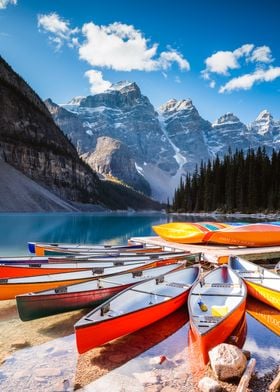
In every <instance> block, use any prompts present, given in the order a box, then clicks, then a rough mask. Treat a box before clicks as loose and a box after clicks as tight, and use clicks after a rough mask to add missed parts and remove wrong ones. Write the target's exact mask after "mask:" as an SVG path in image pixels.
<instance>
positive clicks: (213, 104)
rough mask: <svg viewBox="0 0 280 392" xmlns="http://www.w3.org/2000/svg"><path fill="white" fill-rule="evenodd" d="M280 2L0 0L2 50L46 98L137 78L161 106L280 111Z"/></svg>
mask: <svg viewBox="0 0 280 392" xmlns="http://www.w3.org/2000/svg"><path fill="white" fill-rule="evenodd" d="M279 15H280V2H278V1H277V0H266V1H264V0H258V1H255V0H243V1H241V0H235V1H233V0H228V1H225V0H196V1H193V0H192V1H188V0H172V1H170V0H134V1H131V0H118V1H116V0H106V1H100V0H98V1H95V0H79V1H77V0H75V1H74V0H56V1H54V0H53V1H50V0H44V1H38V0H0V54H1V56H2V57H3V58H4V59H5V60H6V61H7V62H8V63H9V64H10V65H11V66H12V67H13V68H14V70H15V71H16V72H17V73H18V74H20V75H21V76H22V77H23V78H24V79H25V80H26V81H27V82H28V83H29V84H30V86H31V87H32V88H33V89H34V90H35V91H36V92H37V93H38V94H39V95H40V96H41V98H42V99H46V98H51V99H52V100H53V101H54V102H56V103H66V102H68V101H69V100H70V99H71V98H72V97H74V96H86V95H90V94H95V93H99V92H102V91H104V90H106V89H107V88H109V87H110V85H111V84H112V83H116V82H118V81H120V80H128V81H135V82H136V83H137V84H138V85H139V87H140V89H141V91H142V93H143V94H144V95H146V96H148V97H149V99H150V101H151V102H152V104H153V105H154V106H155V108H158V107H159V106H160V105H161V104H163V103H165V102H166V101H167V100H169V99H171V98H175V99H187V98H190V99H192V101H193V103H194V105H195V106H196V108H197V109H198V111H199V113H200V115H201V116H202V117H203V118H205V119H207V120H209V121H214V120H215V119H217V118H218V117H220V116H221V115H223V114H224V113H226V112H233V113H234V114H235V115H237V116H238V117H239V118H240V120H241V121H242V122H244V123H249V122H251V121H253V120H254V119H255V118H256V117H257V115H258V113H259V112H260V111H261V110H264V109H267V110H269V111H270V112H271V113H272V115H273V116H274V118H275V119H280V105H279V96H280V45H279V37H280V27H279V26H280V24H279Z"/></svg>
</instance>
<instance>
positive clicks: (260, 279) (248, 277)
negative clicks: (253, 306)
mask: <svg viewBox="0 0 280 392" xmlns="http://www.w3.org/2000/svg"><path fill="white" fill-rule="evenodd" d="M229 265H230V267H231V268H232V269H233V270H234V271H236V272H237V273H238V274H239V276H240V277H242V279H244V280H245V282H246V285H247V289H248V294H250V295H251V296H252V297H255V298H256V299H258V300H259V301H262V302H264V303H266V304H268V305H270V306H273V307H274V308H276V309H278V310H280V276H279V275H278V274H275V273H274V272H271V271H269V270H268V269H266V268H263V267H260V266H258V265H256V264H254V263H251V262H250V261H247V260H244V259H242V258H240V257H236V256H232V257H230V259H229Z"/></svg>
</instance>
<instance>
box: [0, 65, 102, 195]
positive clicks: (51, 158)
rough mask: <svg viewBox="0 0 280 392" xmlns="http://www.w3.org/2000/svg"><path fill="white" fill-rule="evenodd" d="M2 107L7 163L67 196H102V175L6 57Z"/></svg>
mask: <svg viewBox="0 0 280 392" xmlns="http://www.w3.org/2000/svg"><path fill="white" fill-rule="evenodd" d="M0 106H1V114H0V117H1V121H0V152H1V155H2V157H3V159H4V160H5V161H6V162H7V163H9V164H11V165H12V166H14V167H15V168H17V169H19V170H20V171H21V172H23V173H24V174H25V175H27V176H28V177H30V178H32V179H33V180H35V181H37V182H38V183H40V184H42V185H44V186H46V187H47V188H48V189H50V190H52V191H54V192H55V193H56V194H58V195H59V196H61V197H63V198H65V199H68V200H76V201H88V202H96V201H97V200H98V191H97V183H98V178H97V176H96V175H95V174H94V173H93V172H92V170H90V168H89V167H87V165H86V164H85V163H84V162H83V161H82V160H81V159H80V158H79V156H78V153H77V151H76V149H75V147H74V146H73V145H72V144H71V143H70V142H69V140H68V138H67V137H66V136H65V135H64V134H63V133H62V132H61V131H60V129H59V128H58V127H57V125H56V124H55V123H54V121H53V119H52V117H51V115H50V113H49V111H48V110H47V108H46V106H45V105H44V103H43V102H42V101H41V100H40V98H39V97H38V96H37V94H36V93H35V92H34V91H33V90H32V89H31V88H30V87H29V86H28V85H27V83H25V82H24V81H23V79H21V78H20V77H19V76H18V75H17V74H16V73H15V72H14V71H13V70H12V68H11V67H10V66H9V65H8V64H7V63H6V62H5V61H4V60H3V59H2V58H0Z"/></svg>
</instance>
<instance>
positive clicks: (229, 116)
mask: <svg viewBox="0 0 280 392" xmlns="http://www.w3.org/2000/svg"><path fill="white" fill-rule="evenodd" d="M235 123H240V120H239V118H238V117H236V116H235V115H234V114H233V113H226V114H224V115H223V116H221V117H219V118H218V119H217V120H216V121H214V122H213V124H212V126H213V127H215V126H217V125H221V124H235Z"/></svg>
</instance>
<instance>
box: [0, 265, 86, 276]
mask: <svg viewBox="0 0 280 392" xmlns="http://www.w3.org/2000/svg"><path fill="white" fill-rule="evenodd" d="M91 268H93V267H91ZM87 269H90V268H86V266H85V268H55V267H54V268H41V266H40V264H39V265H38V266H35V265H34V266H32V267H29V265H28V264H27V265H26V267H25V266H24V267H16V266H9V265H1V266H0V279H2V278H20V277H26V276H40V275H44V274H59V273H65V272H77V271H86V270H87Z"/></svg>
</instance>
